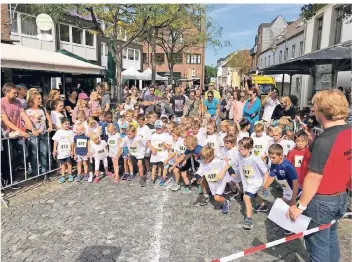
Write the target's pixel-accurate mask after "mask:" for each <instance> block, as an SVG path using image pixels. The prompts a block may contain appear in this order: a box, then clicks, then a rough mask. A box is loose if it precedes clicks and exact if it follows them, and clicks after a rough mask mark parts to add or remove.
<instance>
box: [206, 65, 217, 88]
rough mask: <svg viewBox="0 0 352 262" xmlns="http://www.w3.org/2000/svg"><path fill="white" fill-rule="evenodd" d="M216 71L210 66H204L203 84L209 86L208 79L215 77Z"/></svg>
mask: <svg viewBox="0 0 352 262" xmlns="http://www.w3.org/2000/svg"><path fill="white" fill-rule="evenodd" d="M216 74H217V71H216V68H215V67H213V66H210V65H206V66H205V67H204V75H205V80H204V82H205V83H207V84H209V83H210V79H211V78H212V77H216Z"/></svg>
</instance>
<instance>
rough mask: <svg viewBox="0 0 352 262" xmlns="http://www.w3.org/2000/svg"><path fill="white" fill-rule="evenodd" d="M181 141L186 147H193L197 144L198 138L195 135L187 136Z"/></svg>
mask: <svg viewBox="0 0 352 262" xmlns="http://www.w3.org/2000/svg"><path fill="white" fill-rule="evenodd" d="M183 143H184V145H185V146H186V147H193V146H196V145H197V143H198V140H197V137H196V136H187V137H186V138H185V140H184V141H183Z"/></svg>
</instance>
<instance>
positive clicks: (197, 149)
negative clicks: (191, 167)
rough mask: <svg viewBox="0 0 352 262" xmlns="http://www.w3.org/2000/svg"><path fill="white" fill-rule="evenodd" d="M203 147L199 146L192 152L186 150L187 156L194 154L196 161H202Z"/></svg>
mask: <svg viewBox="0 0 352 262" xmlns="http://www.w3.org/2000/svg"><path fill="white" fill-rule="evenodd" d="M202 148H203V147H202V146H200V145H197V146H196V148H195V149H193V150H192V151H191V150H189V149H186V151H185V156H187V155H189V154H193V156H194V159H195V160H197V161H200V150H202Z"/></svg>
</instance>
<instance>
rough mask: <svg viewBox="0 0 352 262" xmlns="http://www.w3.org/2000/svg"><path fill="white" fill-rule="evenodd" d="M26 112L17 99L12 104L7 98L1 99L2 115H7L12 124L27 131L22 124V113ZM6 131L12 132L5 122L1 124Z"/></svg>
mask: <svg viewBox="0 0 352 262" xmlns="http://www.w3.org/2000/svg"><path fill="white" fill-rule="evenodd" d="M22 111H23V112H24V108H23V106H22V104H21V102H20V101H19V100H18V99H15V100H14V101H13V103H10V102H9V100H8V99H7V98H6V97H3V98H1V115H7V117H8V119H9V121H10V122H12V123H13V124H14V125H15V126H17V127H18V128H21V129H22V130H23V131H24V130H25V129H24V127H23V125H22V123H21V112H22ZM1 124H2V126H3V128H4V130H5V131H12V130H10V129H9V128H8V127H7V126H6V125H5V124H4V122H1Z"/></svg>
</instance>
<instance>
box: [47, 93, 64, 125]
mask: <svg viewBox="0 0 352 262" xmlns="http://www.w3.org/2000/svg"><path fill="white" fill-rule="evenodd" d="M53 108H54V110H52V111H51V113H50V117H51V121H52V123H53V128H54V129H61V123H62V122H61V119H62V118H64V117H66V114H65V111H64V101H62V100H55V102H54V104H53Z"/></svg>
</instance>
